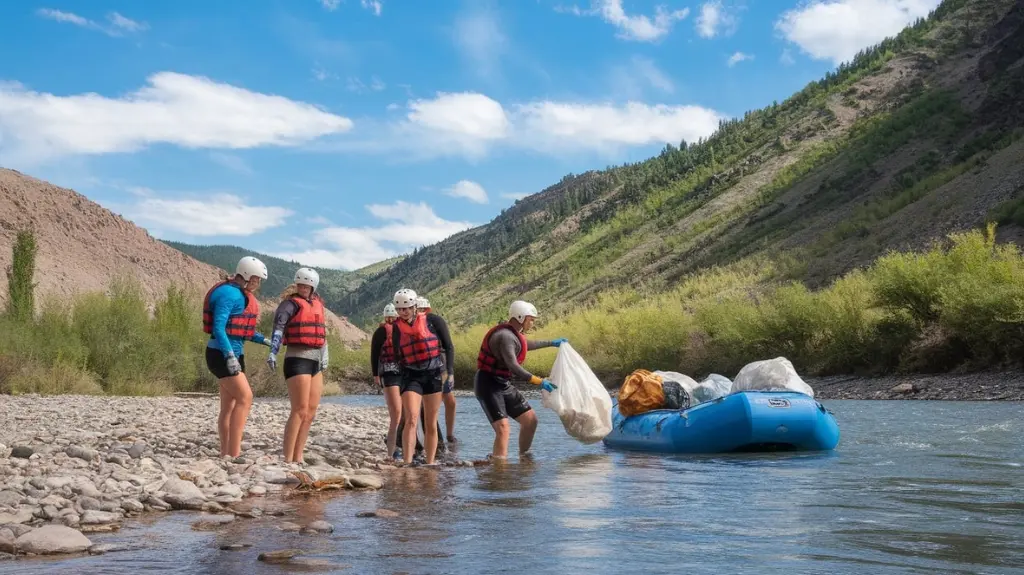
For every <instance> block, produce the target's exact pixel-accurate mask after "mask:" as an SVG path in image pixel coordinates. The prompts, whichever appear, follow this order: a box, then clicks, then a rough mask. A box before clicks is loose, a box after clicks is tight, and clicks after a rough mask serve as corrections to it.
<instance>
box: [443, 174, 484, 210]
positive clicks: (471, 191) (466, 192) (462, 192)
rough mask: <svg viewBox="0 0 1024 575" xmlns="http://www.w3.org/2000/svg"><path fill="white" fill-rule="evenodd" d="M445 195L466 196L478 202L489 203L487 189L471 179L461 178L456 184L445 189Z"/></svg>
mask: <svg viewBox="0 0 1024 575" xmlns="http://www.w3.org/2000/svg"><path fill="white" fill-rule="evenodd" d="M445 195H448V196H451V197H453V198H466V199H467V200H469V201H471V202H475V203H477V204H486V203H487V191H486V190H484V187H483V186H481V185H480V184H478V183H476V182H473V181H470V180H459V181H458V182H457V183H456V184H455V185H454V186H452V187H450V188H448V189H447V190H445Z"/></svg>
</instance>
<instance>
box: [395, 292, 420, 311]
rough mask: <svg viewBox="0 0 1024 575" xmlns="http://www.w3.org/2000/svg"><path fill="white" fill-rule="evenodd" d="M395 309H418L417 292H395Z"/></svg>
mask: <svg viewBox="0 0 1024 575" xmlns="http://www.w3.org/2000/svg"><path fill="white" fill-rule="evenodd" d="M395 307H396V308H403V307H416V292H414V291H412V290H411V289H408V288H402V289H400V290H398V291H396V292H395Z"/></svg>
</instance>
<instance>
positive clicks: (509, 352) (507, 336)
mask: <svg viewBox="0 0 1024 575" xmlns="http://www.w3.org/2000/svg"><path fill="white" fill-rule="evenodd" d="M508 316H509V319H508V321H507V322H504V323H500V324H498V325H496V326H494V327H492V328H491V329H490V330H488V331H487V334H486V335H484V338H483V341H482V342H481V343H480V353H479V354H478V356H477V360H476V367H477V372H476V375H475V376H474V378H473V394H474V395H476V399H477V401H479V402H480V407H481V408H483V410H484V414H485V415H486V416H487V420H488V421H490V423H491V427H492V428H493V429H494V446H493V449H492V451H491V454H490V456H489V457H491V458H494V459H505V458H507V457H508V438H509V433H510V429H509V422H508V420H509V419H514V420H516V423H518V424H519V454H520V456H522V455H523V454H525V453H526V452H528V451H529V450H530V446H531V445H532V444H533V435H534V433H535V432H536V431H537V414H536V413H534V412H533V408H532V407H531V406H530V404H529V402H527V400H526V398H525V397H523V394H522V393H520V391H519V390H518V389H516V388H515V387H513V385H512V381H511V380H512V379H517V380H522V381H528V382H530V383H532V384H533V385H539V386H541V387H542V388H543V389H545V390H547V391H549V392H550V391H553V390H554V389H555V387H556V386H555V385H554V384H552V383H551V382H550V381H548V380H546V379H541V378H540V377H537V376H536V375H533V374H532V373H530V372H528V371H526V370H525V369H523V366H522V364H523V362H524V361H526V352H527V350H530V351H532V350H535V349H541V348H545V347H552V346H554V347H558V346H560V345H562V344H563V343H565V342H566V341H568V340H566V339H565V338H558V339H556V340H554V341H527V339H526V336H525V335H523V334H524V332H526V331H528V330H529V329H530V328H531V327H533V323H534V321H535V320H536V318H537V308H535V307H534V306H533V304H530V303H527V302H525V301H518V300H517V301H514V302H512V305H510V306H509V309H508Z"/></svg>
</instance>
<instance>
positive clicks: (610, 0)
mask: <svg viewBox="0 0 1024 575" xmlns="http://www.w3.org/2000/svg"><path fill="white" fill-rule="evenodd" d="M596 4H597V9H596V10H597V11H598V12H599V14H600V15H601V18H602V19H604V21H605V22H608V23H609V24H611V25H613V26H615V27H616V28H618V29H619V33H618V34H616V36H617V37H619V38H621V39H623V40H633V41H637V42H654V41H656V40H659V39H660V38H662V37H664V36H666V35H667V34H668V33H669V32H670V31H671V30H672V26H673V25H674V24H675V23H676V22H677V21H680V20H683V19H684V18H686V17H687V16H688V15H689V14H690V9H689V8H683V9H682V10H672V11H669V10H667V9H666V8H665V7H664V6H658V7H657V8H656V9H655V15H654V19H653V20H652V19H651V18H650V17H648V16H644V15H635V16H630V15H627V14H626V10H625V9H624V8H623V7H622V0H598V1H597V3H596Z"/></svg>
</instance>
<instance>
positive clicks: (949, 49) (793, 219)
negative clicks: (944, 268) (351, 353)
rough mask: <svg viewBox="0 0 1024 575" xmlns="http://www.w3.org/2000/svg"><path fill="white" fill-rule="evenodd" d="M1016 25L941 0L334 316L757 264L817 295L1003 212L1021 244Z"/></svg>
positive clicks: (381, 282) (544, 304) (544, 198)
mask: <svg viewBox="0 0 1024 575" xmlns="http://www.w3.org/2000/svg"><path fill="white" fill-rule="evenodd" d="M1022 22H1024V8H1022V6H1021V4H1020V3H1019V2H1014V1H1013V0H945V1H944V2H943V3H942V4H941V5H940V6H939V7H938V8H937V9H936V11H935V12H934V13H933V14H932V15H931V16H930V17H929V18H928V19H926V20H920V21H918V22H916V23H915V24H914V25H912V26H910V27H908V28H906V29H905V30H903V31H902V32H901V33H900V34H899V35H898V36H897V37H895V38H890V39H887V40H885V41H884V42H882V43H880V44H879V45H877V46H875V47H873V48H871V49H868V50H865V51H863V52H862V53H861V54H859V55H858V56H857V57H856V58H855V59H854V60H853V61H852V62H851V63H849V64H844V65H842V66H840V67H839V68H838V69H837V70H835V72H833V73H830V74H828V75H826V77H825V78H823V79H821V80H819V81H816V82H812V83H811V84H809V85H807V86H806V87H805V88H804V89H803V90H801V91H800V92H799V93H797V94H794V95H793V96H792V97H790V98H789V99H787V100H786V101H784V102H781V103H772V104H771V105H769V106H766V107H765V108H762V109H760V110H753V111H750V112H748V113H746V114H745V115H744V116H743V117H742V118H736V119H733V120H729V121H723V122H722V123H721V125H720V127H719V129H718V131H717V132H716V133H715V134H714V135H713V136H712V137H710V138H709V139H707V140H704V141H699V142H695V143H686V142H683V143H681V144H680V145H679V146H678V147H677V146H673V145H668V146H666V147H665V148H664V150H663V151H662V152H661V153H660V154H659V155H658V156H656V157H653V158H650V159H648V160H646V161H643V162H639V163H635V164H626V165H622V166H617V167H613V168H610V169H606V170H601V171H591V172H587V173H584V174H578V175H577V174H570V175H567V176H566V177H564V178H563V179H562V181H560V182H559V183H557V184H555V185H553V186H550V187H548V188H547V189H545V190H543V191H541V192H539V193H537V194H534V195H532V196H529V197H527V198H525V199H523V200H520V201H518V202H516V204H515V205H513V206H512V207H510V208H508V209H507V210H505V211H503V212H502V213H501V214H500V215H499V216H498V217H496V218H495V219H494V220H493V221H492V222H490V223H488V224H487V225H484V226H481V227H478V228H474V229H471V230H467V231H465V232H462V233H460V234H457V235H455V236H453V237H451V238H449V239H447V240H445V241H443V242H440V243H438V244H435V245H432V246H428V247H426V248H424V249H421V250H418V251H417V252H416V253H415V254H413V255H411V256H409V257H407V258H405V259H403V260H402V261H399V262H397V263H395V264H394V265H393V266H392V267H390V268H389V269H388V270H387V271H384V272H383V273H379V274H377V275H375V276H373V277H369V278H366V279H365V281H363V282H362V283H361V284H360V285H359V286H358V287H357V288H355V290H354V291H353V292H352V293H351V294H350V295H349V296H348V297H346V298H345V299H344V300H343V301H342V302H341V305H340V312H341V313H344V314H346V315H348V316H350V317H352V318H354V319H355V321H357V322H359V323H365V322H367V321H371V320H372V318H374V317H375V316H376V314H377V313H378V312H379V310H380V308H381V306H383V305H384V304H385V303H386V302H387V301H388V300H389V298H390V297H391V295H392V294H393V293H394V291H395V290H396V289H398V288H399V287H403V286H405V287H412V288H414V289H416V290H418V291H420V292H421V293H425V294H427V295H428V296H429V297H430V299H431V303H432V304H433V305H434V307H435V308H436V309H438V310H439V311H440V312H441V313H442V314H444V315H445V316H446V317H447V318H449V320H450V321H452V322H454V323H456V324H457V325H459V324H461V325H463V326H466V325H469V324H474V323H478V322H492V321H494V320H496V319H498V318H499V317H501V315H502V314H503V313H504V310H505V309H506V307H507V305H508V302H509V301H510V300H512V299H515V298H520V297H522V298H526V299H529V300H531V301H533V302H535V303H537V304H538V306H539V307H540V308H541V310H542V313H544V314H546V318H547V319H550V318H554V317H558V316H564V315H566V314H569V313H580V312H581V309H582V308H588V307H592V306H594V305H596V304H597V303H598V301H599V296H600V294H602V293H606V292H610V291H613V290H616V289H619V288H631V289H633V290H635V292H634V293H636V294H657V293H667V292H669V291H671V290H673V289H674V288H676V287H677V286H679V285H680V284H681V282H683V281H684V280H686V279H687V278H692V277H693V274H695V273H698V272H701V271H704V270H708V269H710V268H712V267H714V266H722V265H729V264H732V263H735V262H741V261H744V260H745V259H747V258H752V257H759V256H769V257H770V258H771V259H772V260H773V261H774V262H789V263H787V264H785V265H780V266H777V267H778V269H779V270H782V271H780V272H779V274H778V275H777V276H775V277H773V278H771V281H776V282H778V281H785V280H789V279H796V280H799V281H801V282H802V283H804V284H805V285H807V286H809V287H812V288H815V287H821V286H824V285H827V284H828V283H829V282H830V281H831V280H833V279H835V278H837V277H839V276H841V275H842V274H844V273H846V272H848V271H850V270H852V269H854V268H857V267H860V266H864V265H867V264H869V263H870V262H872V261H873V260H875V259H876V258H877V257H879V256H881V255H883V254H885V253H886V252H887V251H888V250H889V249H900V250H907V249H919V248H924V247H926V246H927V245H928V243H929V242H930V240H932V239H936V238H942V237H944V236H945V235H946V234H947V233H949V232H952V231H957V230H966V229H970V228H976V227H978V226H980V225H982V224H984V222H985V221H986V220H987V219H989V218H990V217H996V216H993V215H992V214H1003V215H1002V216H998V217H1000V218H1001V219H1002V220H1003V221H1004V225H1002V226H1000V228H999V230H1000V237H999V238H998V239H999V240H1000V241H1005V239H1006V238H1014V237H1017V235H1018V234H1019V232H1020V228H1019V227H1017V226H1018V225H1019V224H1017V223H1016V222H1017V221H1019V220H1021V219H1024V218H1022V217H1020V216H1019V214H1018V216H1017V217H1016V219H1015V218H1014V216H1013V214H1014V213H1016V212H1021V210H1020V209H1019V206H1018V207H1017V208H1014V206H1015V205H1016V204H1014V205H1011V206H1009V207H1007V206H1005V205H1004V203H1005V202H1008V201H1012V200H1014V199H1015V198H1018V197H1020V196H1021V195H1024V194H1022V192H1024V189H1022V187H1021V184H1022V182H1024V177H1022V174H1024V164H1022V162H1020V158H1021V157H1022V156H1024V142H1022V139H1021V136H1022V127H1024V67H1022V66H1021V63H1020V60H1021V57H1022V50H1024V39H1022V34H1024V29H1022ZM1014 209H1016V212H1015V211H1014ZM766 281H767V280H766ZM639 297H643V295H639ZM667 311H668V312H671V310H667Z"/></svg>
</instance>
